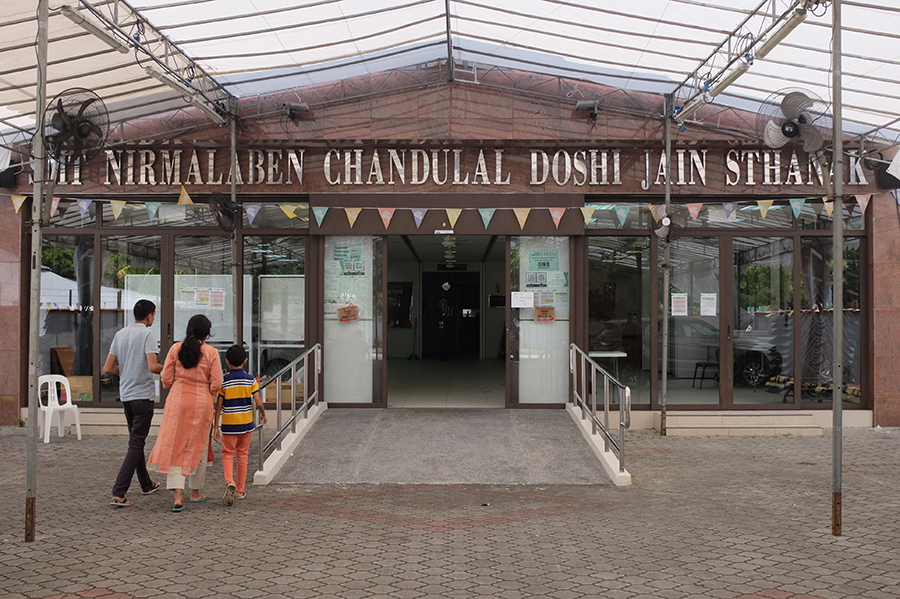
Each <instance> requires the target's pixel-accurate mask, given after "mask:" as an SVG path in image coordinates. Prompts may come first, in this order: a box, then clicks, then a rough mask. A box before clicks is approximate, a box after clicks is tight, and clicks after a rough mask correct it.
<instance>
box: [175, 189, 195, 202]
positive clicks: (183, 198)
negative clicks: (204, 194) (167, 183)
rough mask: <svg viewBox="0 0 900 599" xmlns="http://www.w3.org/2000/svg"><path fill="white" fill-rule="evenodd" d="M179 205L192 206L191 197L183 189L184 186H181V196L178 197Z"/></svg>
mask: <svg viewBox="0 0 900 599" xmlns="http://www.w3.org/2000/svg"><path fill="white" fill-rule="evenodd" d="M178 203H179V204H193V203H194V200H192V199H191V196H189V195H188V192H187V190H186V189H185V188H184V185H182V186H181V195H179V196H178Z"/></svg>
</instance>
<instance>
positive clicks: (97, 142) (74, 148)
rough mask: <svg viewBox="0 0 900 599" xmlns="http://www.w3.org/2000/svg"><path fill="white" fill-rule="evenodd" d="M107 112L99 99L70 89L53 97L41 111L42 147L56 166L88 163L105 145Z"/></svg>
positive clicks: (107, 128) (76, 88)
mask: <svg viewBox="0 0 900 599" xmlns="http://www.w3.org/2000/svg"><path fill="white" fill-rule="evenodd" d="M108 132H109V113H108V112H107V111H106V105H105V104H104V103H103V100H101V99H100V96H98V95H97V94H95V93H94V92H92V91H91V90H89V89H84V88H81V87H73V88H71V89H67V90H65V91H63V92H61V93H60V94H59V95H58V96H56V97H55V98H53V100H51V101H50V103H49V104H48V105H47V108H46V110H44V119H43V130H42V135H43V138H44V146H45V147H46V149H47V154H48V155H49V156H50V157H52V158H53V160H55V161H56V162H58V163H62V162H73V161H75V160H77V159H79V158H81V160H82V161H83V162H89V161H90V160H91V159H92V158H93V157H94V156H96V155H97V153H98V152H100V150H102V149H103V146H104V145H105V143H106V136H107V134H108Z"/></svg>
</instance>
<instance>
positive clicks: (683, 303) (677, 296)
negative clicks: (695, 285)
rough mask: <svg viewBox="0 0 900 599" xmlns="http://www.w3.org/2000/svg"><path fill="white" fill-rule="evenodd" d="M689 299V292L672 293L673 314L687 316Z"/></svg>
mask: <svg viewBox="0 0 900 599" xmlns="http://www.w3.org/2000/svg"><path fill="white" fill-rule="evenodd" d="M687 315H688V301H687V293H673V294H672V316H687Z"/></svg>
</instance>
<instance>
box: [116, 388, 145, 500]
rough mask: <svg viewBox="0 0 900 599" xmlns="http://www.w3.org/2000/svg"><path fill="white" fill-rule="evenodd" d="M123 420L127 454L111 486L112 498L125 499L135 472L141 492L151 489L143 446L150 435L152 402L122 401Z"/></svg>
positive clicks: (138, 400) (139, 400) (140, 400)
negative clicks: (126, 428) (126, 432)
mask: <svg viewBox="0 0 900 599" xmlns="http://www.w3.org/2000/svg"><path fill="white" fill-rule="evenodd" d="M122 407H123V408H124V409H125V420H126V421H127V422H128V452H127V453H126V454H125V461H124V462H122V468H120V469H119V476H117V477H116V484H115V485H114V486H113V493H112V494H113V497H125V493H127V492H128V487H129V486H130V485H131V479H132V478H133V477H134V473H135V472H137V476H138V482H140V483H141V490H143V491H144V492H145V493H146V492H147V491H150V490H152V489H153V481H152V480H151V479H150V473H149V472H147V459H146V458H145V457H144V444H145V443H146V441H147V435H148V434H149V433H150V421H151V420H153V401H152V400H149V399H133V400H131V401H123V402H122Z"/></svg>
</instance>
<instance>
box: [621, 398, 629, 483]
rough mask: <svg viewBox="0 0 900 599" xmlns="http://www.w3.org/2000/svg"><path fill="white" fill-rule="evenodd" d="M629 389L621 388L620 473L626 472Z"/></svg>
mask: <svg viewBox="0 0 900 599" xmlns="http://www.w3.org/2000/svg"><path fill="white" fill-rule="evenodd" d="M628 393H629V390H628V388H627V387H625V388H624V389H623V388H619V472H625V398H626V397H627V396H628Z"/></svg>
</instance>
